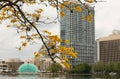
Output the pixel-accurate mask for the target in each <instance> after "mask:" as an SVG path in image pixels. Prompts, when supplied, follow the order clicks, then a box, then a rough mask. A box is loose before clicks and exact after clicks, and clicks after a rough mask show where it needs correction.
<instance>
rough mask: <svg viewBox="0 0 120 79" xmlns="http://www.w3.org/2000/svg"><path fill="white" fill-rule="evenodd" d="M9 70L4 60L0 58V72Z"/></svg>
mask: <svg viewBox="0 0 120 79" xmlns="http://www.w3.org/2000/svg"><path fill="white" fill-rule="evenodd" d="M6 72H9V70H8V65H7V64H6V62H5V61H4V60H0V73H6Z"/></svg>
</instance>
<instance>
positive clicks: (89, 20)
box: [87, 14, 93, 22]
mask: <svg viewBox="0 0 120 79" xmlns="http://www.w3.org/2000/svg"><path fill="white" fill-rule="evenodd" d="M92 19H93V15H92V14H89V15H88V16H87V20H88V22H92Z"/></svg>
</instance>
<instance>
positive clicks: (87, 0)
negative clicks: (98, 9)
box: [85, 0, 96, 3]
mask: <svg viewBox="0 0 120 79" xmlns="http://www.w3.org/2000/svg"><path fill="white" fill-rule="evenodd" d="M85 1H86V2H88V3H93V2H96V0H85Z"/></svg>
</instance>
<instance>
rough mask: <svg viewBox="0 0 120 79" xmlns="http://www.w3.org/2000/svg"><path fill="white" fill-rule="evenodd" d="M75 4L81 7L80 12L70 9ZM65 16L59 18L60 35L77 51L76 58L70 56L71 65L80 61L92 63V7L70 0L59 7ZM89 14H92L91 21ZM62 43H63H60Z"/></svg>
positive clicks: (93, 35) (93, 58) (93, 47)
mask: <svg viewBox="0 0 120 79" xmlns="http://www.w3.org/2000/svg"><path fill="white" fill-rule="evenodd" d="M76 6H80V7H81V8H82V12H78V11H76V10H70V9H72V8H74V7H76ZM61 11H62V12H64V13H65V16H64V17H62V18H61V20H60V36H61V38H62V39H63V40H66V39H68V40H70V44H69V45H68V46H69V47H73V48H74V50H75V52H77V53H78V58H77V59H74V58H71V57H69V58H70V63H71V65H77V64H80V63H88V64H92V63H94V61H95V28H94V7H91V6H89V5H86V4H84V3H79V2H75V1H74V2H71V3H70V4H69V5H68V6H67V7H65V8H63V9H61ZM90 15H92V18H91V21H89V20H90V17H91V16H90ZM62 45H64V43H62Z"/></svg>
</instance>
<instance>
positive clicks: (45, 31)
mask: <svg viewBox="0 0 120 79" xmlns="http://www.w3.org/2000/svg"><path fill="white" fill-rule="evenodd" d="M43 32H44V33H47V34H49V35H51V32H48V31H47V30H43Z"/></svg>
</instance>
